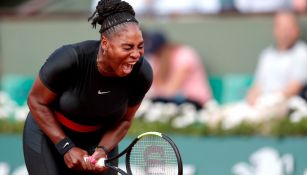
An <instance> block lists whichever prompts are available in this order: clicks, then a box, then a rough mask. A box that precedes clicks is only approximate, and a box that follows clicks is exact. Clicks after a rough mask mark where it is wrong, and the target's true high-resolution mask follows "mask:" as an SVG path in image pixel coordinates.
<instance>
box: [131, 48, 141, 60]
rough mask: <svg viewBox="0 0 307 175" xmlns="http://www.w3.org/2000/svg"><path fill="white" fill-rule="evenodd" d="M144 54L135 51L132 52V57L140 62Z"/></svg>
mask: <svg viewBox="0 0 307 175" xmlns="http://www.w3.org/2000/svg"><path fill="white" fill-rule="evenodd" d="M141 55H142V53H141V52H140V51H139V50H134V51H132V52H131V54H130V56H131V58H133V59H134V60H138V59H139V58H140V57H141Z"/></svg>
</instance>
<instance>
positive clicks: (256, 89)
mask: <svg viewBox="0 0 307 175" xmlns="http://www.w3.org/2000/svg"><path fill="white" fill-rule="evenodd" d="M259 94H260V86H259V84H257V83H255V84H254V85H253V86H252V87H251V88H250V89H249V91H248V92H247V96H246V101H247V103H248V104H250V105H254V104H255V103H256V100H257V98H258V97H259Z"/></svg>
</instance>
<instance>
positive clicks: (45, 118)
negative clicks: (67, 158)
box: [27, 77, 66, 144]
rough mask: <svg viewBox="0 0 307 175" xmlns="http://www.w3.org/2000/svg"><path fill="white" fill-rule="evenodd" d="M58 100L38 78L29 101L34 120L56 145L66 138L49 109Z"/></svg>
mask: <svg viewBox="0 0 307 175" xmlns="http://www.w3.org/2000/svg"><path fill="white" fill-rule="evenodd" d="M56 98H57V95H56V94H55V93H53V92H52V91H50V90H49V89H48V88H46V87H45V86H44V85H43V84H42V82H41V80H40V78H39V77H37V78H36V80H35V82H34V85H33V87H32V89H31V91H30V94H29V97H28V101H27V102H28V106H29V109H30V111H31V113H32V115H33V117H34V120H35V121H36V122H37V124H38V125H39V127H40V128H41V129H42V130H43V132H44V133H45V134H46V135H47V136H48V137H49V138H50V139H51V141H52V142H53V143H54V144H56V143H58V142H59V141H60V140H62V139H64V138H65V137H66V136H65V134H64V132H63V131H62V129H61V128H60V126H59V123H58V122H57V121H56V120H55V118H54V115H53V111H52V110H51V109H50V107H49V106H50V104H51V103H52V102H53V101H54V100H55V99H56Z"/></svg>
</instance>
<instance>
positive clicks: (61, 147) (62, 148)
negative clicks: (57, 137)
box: [55, 137, 75, 156]
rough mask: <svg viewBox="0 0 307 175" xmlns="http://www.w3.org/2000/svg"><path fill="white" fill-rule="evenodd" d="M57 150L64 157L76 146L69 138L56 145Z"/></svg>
mask: <svg viewBox="0 0 307 175" xmlns="http://www.w3.org/2000/svg"><path fill="white" fill-rule="evenodd" d="M55 147H56V149H57V150H58V152H59V153H60V154H61V155H62V156H64V154H65V153H66V152H67V151H69V150H70V149H71V148H73V147H75V144H74V143H73V142H72V141H71V140H70V139H69V138H68V137H66V138H64V139H62V140H61V141H59V142H58V143H57V144H55Z"/></svg>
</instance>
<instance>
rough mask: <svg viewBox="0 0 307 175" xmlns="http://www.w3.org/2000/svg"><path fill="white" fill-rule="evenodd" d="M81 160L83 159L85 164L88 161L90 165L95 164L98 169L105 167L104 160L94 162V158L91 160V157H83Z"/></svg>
mask: <svg viewBox="0 0 307 175" xmlns="http://www.w3.org/2000/svg"><path fill="white" fill-rule="evenodd" d="M83 159H84V161H85V162H87V161H90V162H91V163H93V164H95V165H97V166H99V167H103V166H105V163H104V161H105V158H100V159H99V160H98V161H97V160H95V159H94V158H92V157H91V156H85V157H83Z"/></svg>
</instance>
